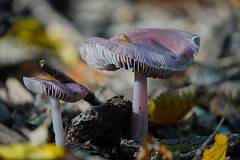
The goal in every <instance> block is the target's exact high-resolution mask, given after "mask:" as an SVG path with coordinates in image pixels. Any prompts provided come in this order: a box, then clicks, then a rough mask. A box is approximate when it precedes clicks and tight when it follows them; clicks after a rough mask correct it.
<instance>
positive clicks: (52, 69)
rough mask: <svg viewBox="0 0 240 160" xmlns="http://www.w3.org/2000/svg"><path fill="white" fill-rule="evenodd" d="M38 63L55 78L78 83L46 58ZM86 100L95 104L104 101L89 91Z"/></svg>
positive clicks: (63, 81) (64, 81)
mask: <svg viewBox="0 0 240 160" xmlns="http://www.w3.org/2000/svg"><path fill="white" fill-rule="evenodd" d="M38 64H39V67H40V68H41V69H42V70H43V71H45V72H46V73H48V74H49V75H51V76H52V77H53V78H55V79H56V80H58V81H60V82H62V83H77V82H76V81H74V80H73V79H72V78H70V77H68V76H67V75H66V74H65V73H63V72H61V71H59V70H58V69H57V68H55V67H54V66H52V65H51V64H50V63H48V62H47V61H46V60H44V59H42V60H40V61H39V63H38ZM84 100H85V101H87V102H88V103H90V104H91V105H93V106H96V105H100V104H102V102H101V101H100V100H98V99H97V98H96V97H95V95H94V93H93V92H89V93H88V94H87V95H86V96H85V98H84Z"/></svg>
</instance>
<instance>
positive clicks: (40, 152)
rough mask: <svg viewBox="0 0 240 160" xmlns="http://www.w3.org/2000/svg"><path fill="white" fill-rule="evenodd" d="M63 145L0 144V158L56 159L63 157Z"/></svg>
mask: <svg viewBox="0 0 240 160" xmlns="http://www.w3.org/2000/svg"><path fill="white" fill-rule="evenodd" d="M63 155H64V149H63V147H57V146H56V145H55V144H46V145H44V146H36V145H33V144H31V143H16V144H8V145H0V159H26V160H28V159H57V158H60V157H63Z"/></svg>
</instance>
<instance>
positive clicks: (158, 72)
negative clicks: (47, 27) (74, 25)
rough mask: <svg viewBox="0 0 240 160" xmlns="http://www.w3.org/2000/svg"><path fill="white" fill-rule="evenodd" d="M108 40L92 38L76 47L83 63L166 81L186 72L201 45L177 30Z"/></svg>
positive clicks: (136, 32)
mask: <svg viewBox="0 0 240 160" xmlns="http://www.w3.org/2000/svg"><path fill="white" fill-rule="evenodd" d="M120 35H124V36H126V37H127V38H128V39H129V40H130V42H127V41H126V40H123V39H121V38H119V35H116V36H114V37H112V38H110V39H105V38H98V37H93V38H89V39H87V40H86V41H84V42H83V43H81V44H80V45H79V46H78V49H79V52H80V54H81V57H82V59H83V60H85V61H86V62H87V63H88V64H89V65H91V66H92V67H94V68H97V69H101V70H110V71H114V70H117V69H120V68H125V69H127V70H129V69H130V68H132V70H133V72H137V73H139V74H140V75H144V76H146V77H153V78H162V79H165V78H169V77H170V76H172V75H173V74H174V73H176V72H179V71H182V70H185V69H186V66H187V65H188V64H190V63H191V62H192V61H193V58H194V56H195V55H196V54H197V52H198V49H199V44H200V38H199V36H197V35H195V34H192V33H189V32H186V31H182V30H177V29H133V30H129V31H126V32H123V33H121V34H120Z"/></svg>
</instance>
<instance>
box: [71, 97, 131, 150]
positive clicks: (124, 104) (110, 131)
mask: <svg viewBox="0 0 240 160" xmlns="http://www.w3.org/2000/svg"><path fill="white" fill-rule="evenodd" d="M131 107H132V103H131V102H130V101H126V100H124V99H123V96H115V97H113V98H111V99H109V100H108V101H107V103H105V104H101V105H99V106H94V107H93V108H91V109H90V110H89V111H87V112H84V113H81V114H80V115H78V116H76V117H75V118H73V119H72V123H71V125H70V127H69V128H68V130H67V134H66V142H67V143H84V142H86V141H88V140H93V141H98V142H100V141H103V140H105V139H108V138H110V139H111V141H114V140H116V141H119V137H115V135H116V136H118V135H119V134H120V133H121V132H123V131H126V130H127V129H128V127H129V120H130V115H131ZM108 142H109V143H111V142H110V141H106V142H104V143H105V144H104V145H107V146H108V145H110V144H108Z"/></svg>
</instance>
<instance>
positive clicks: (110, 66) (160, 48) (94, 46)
mask: <svg viewBox="0 0 240 160" xmlns="http://www.w3.org/2000/svg"><path fill="white" fill-rule="evenodd" d="M199 45H200V37H199V36H197V35H195V34H192V33H189V32H186V31H182V30H177V29H133V30H129V31H126V32H123V33H121V34H119V35H116V36H113V37H112V38H110V39H105V38H99V37H93V38H89V39H87V40H85V41H84V42H82V43H81V44H79V46H78V49H79V52H80V55H81V57H82V59H83V60H85V61H86V62H87V63H88V64H89V65H90V66H92V67H94V68H97V69H100V70H108V71H115V70H118V69H120V68H125V69H126V70H130V69H131V68H132V71H133V72H134V73H135V79H134V92H133V104H132V115H131V124H130V132H129V138H131V139H134V140H136V141H140V140H142V138H143V137H145V136H146V135H147V129H148V117H147V80H146V77H152V78H160V79H166V78H169V77H171V76H172V75H173V74H174V73H176V72H180V71H183V70H185V69H186V67H187V65H188V64H190V63H191V62H192V61H193V59H194V57H195V55H196V54H197V52H198V49H199Z"/></svg>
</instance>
